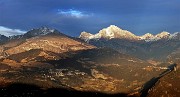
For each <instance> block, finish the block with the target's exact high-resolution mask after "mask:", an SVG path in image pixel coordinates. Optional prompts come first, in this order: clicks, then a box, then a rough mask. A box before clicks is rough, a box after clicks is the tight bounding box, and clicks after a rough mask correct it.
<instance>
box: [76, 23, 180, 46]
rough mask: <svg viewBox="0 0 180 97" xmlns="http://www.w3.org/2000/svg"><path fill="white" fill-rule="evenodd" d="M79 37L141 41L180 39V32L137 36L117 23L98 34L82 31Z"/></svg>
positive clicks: (87, 39)
mask: <svg viewBox="0 0 180 97" xmlns="http://www.w3.org/2000/svg"><path fill="white" fill-rule="evenodd" d="M79 38H81V39H84V40H85V41H89V40H93V39H94V40H98V39H102V38H104V39H126V40H136V41H137V40H139V41H141V40H142V41H146V42H151V41H157V40H161V39H180V32H175V33H174V34H170V33H168V32H166V31H163V32H161V33H159V34H156V35H152V34H150V33H146V34H145V35H142V36H137V35H135V34H133V33H132V32H130V31H128V30H123V29H121V28H119V27H117V26H115V25H110V26H109V27H107V28H104V29H102V30H100V31H99V33H97V34H94V35H93V34H91V33H88V32H85V31H84V32H82V33H81V35H80V36H79Z"/></svg>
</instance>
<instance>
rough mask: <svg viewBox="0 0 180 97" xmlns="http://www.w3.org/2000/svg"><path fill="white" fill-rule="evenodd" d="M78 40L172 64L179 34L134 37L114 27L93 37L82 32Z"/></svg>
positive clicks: (177, 56)
mask: <svg viewBox="0 0 180 97" xmlns="http://www.w3.org/2000/svg"><path fill="white" fill-rule="evenodd" d="M79 38H81V39H83V40H84V41H85V42H87V43H89V44H92V45H94V46H96V47H108V48H111V49H114V50H116V51H118V52H120V53H124V54H128V55H132V56H135V57H137V58H140V59H143V60H147V61H156V62H165V61H166V62H172V61H170V60H169V59H173V58H171V57H172V55H175V54H173V53H174V52H178V51H179V48H180V32H176V33H174V34H170V33H168V32H165V31H163V32H161V33H159V34H157V35H152V34H150V33H147V34H145V35H142V36H136V35H134V34H133V33H131V32H130V31H127V30H122V29H121V28H119V27H117V26H114V25H111V26H109V27H107V28H104V29H102V30H100V31H99V33H97V34H94V35H93V34H90V33H87V32H82V33H81V35H80V36H79ZM175 56H176V58H175V59H177V58H179V55H177V53H176V55H175ZM175 56H173V57H175ZM173 61H174V60H173Z"/></svg>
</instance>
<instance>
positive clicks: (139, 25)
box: [0, 0, 180, 36]
mask: <svg viewBox="0 0 180 97" xmlns="http://www.w3.org/2000/svg"><path fill="white" fill-rule="evenodd" d="M179 4H180V0H0V28H3V29H5V28H6V29H7V30H8V31H9V30H11V32H9V34H10V33H12V35H15V34H20V33H24V32H25V31H28V30H30V29H32V28H38V27H41V26H48V27H51V28H56V29H58V30H59V31H61V32H63V33H65V34H67V35H71V36H79V34H80V32H82V31H87V32H91V33H97V32H98V31H99V30H101V29H102V28H105V27H108V26H109V25H116V26H119V27H120V28H122V29H125V30H129V31H131V32H133V33H134V34H136V35H142V34H145V33H147V32H149V33H153V34H156V33H159V32H161V31H168V32H170V33H174V32H180V6H179ZM3 31H4V33H5V31H6V30H3ZM3 31H1V29H0V34H3ZM13 31H14V33H13ZM15 31H18V32H17V33H16V32H15Z"/></svg>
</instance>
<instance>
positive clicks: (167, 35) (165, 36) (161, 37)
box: [155, 31, 170, 39]
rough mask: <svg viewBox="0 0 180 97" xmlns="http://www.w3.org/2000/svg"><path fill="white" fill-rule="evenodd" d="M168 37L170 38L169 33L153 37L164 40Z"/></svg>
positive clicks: (164, 32)
mask: <svg viewBox="0 0 180 97" xmlns="http://www.w3.org/2000/svg"><path fill="white" fill-rule="evenodd" d="M169 36H170V33H169V32H166V31H163V32H161V33H159V34H157V35H156V36H155V37H156V38H158V39H164V38H169Z"/></svg>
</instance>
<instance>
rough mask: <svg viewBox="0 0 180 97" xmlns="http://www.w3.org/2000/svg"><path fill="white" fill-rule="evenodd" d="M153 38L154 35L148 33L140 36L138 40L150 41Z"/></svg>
mask: <svg viewBox="0 0 180 97" xmlns="http://www.w3.org/2000/svg"><path fill="white" fill-rule="evenodd" d="M152 38H154V35H152V34H150V33H146V34H144V35H142V36H140V39H152Z"/></svg>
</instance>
